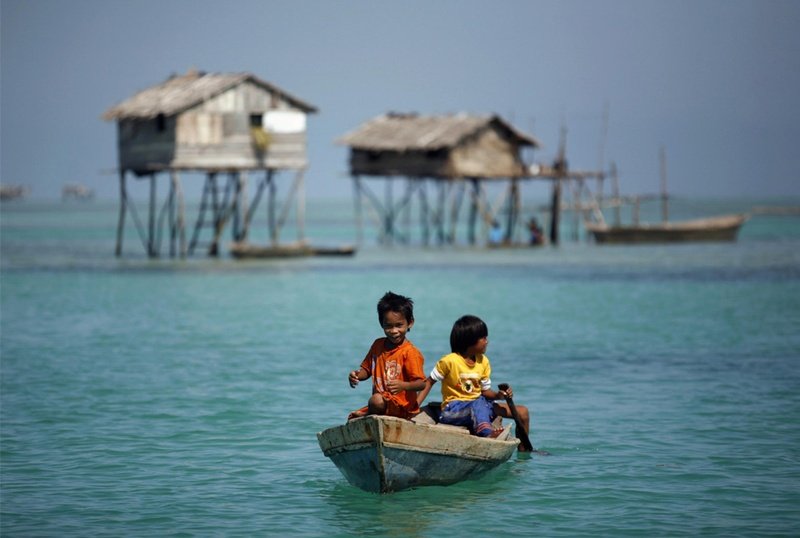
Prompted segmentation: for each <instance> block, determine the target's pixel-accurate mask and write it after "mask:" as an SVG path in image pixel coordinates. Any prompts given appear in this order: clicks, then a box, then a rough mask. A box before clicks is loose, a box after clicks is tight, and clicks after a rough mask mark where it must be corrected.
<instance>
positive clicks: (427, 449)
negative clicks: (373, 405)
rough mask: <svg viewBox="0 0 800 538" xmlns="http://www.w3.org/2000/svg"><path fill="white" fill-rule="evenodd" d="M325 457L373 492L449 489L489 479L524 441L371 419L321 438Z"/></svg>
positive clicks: (426, 420)
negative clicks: (462, 483) (487, 476)
mask: <svg viewBox="0 0 800 538" xmlns="http://www.w3.org/2000/svg"><path fill="white" fill-rule="evenodd" d="M317 440H318V441H319V446H320V448H321V449H322V453H323V454H325V456H327V457H328V458H330V459H331V461H333V463H334V464H335V465H336V467H337V468H338V469H339V470H340V471H341V472H342V474H343V475H344V477H345V478H346V479H347V481H348V482H350V484H352V485H354V486H356V487H358V488H360V489H363V490H364V491H369V492H372V493H390V492H394V491H401V490H404V489H409V488H414V487H418V486H434V485H436V486H445V485H449V484H454V483H456V482H460V481H462V480H466V479H474V478H478V477H480V476H482V475H484V474H485V473H486V472H488V471H490V470H491V469H494V468H495V467H497V466H498V465H500V464H502V463H504V462H505V461H507V460H508V459H509V458H510V457H511V455H512V454H513V453H514V451H515V450H516V449H517V445H518V444H519V441H518V440H517V439H516V438H513V437H511V428H510V427H507V428H506V430H505V431H503V433H502V434H501V435H500V437H498V438H497V439H489V438H485V437H478V436H476V435H471V434H470V433H469V430H467V429H466V428H461V427H458V426H448V425H445V424H437V423H435V422H434V421H433V419H431V418H430V417H429V416H428V415H426V413H424V412H423V413H420V414H419V415H418V416H417V417H415V418H414V420H413V421H411V420H405V419H402V418H397V417H389V416H383V415H368V416H365V417H361V418H357V419H353V420H350V421H348V422H347V423H345V424H343V425H341V426H334V427H332V428H328V429H326V430H324V431H322V432H319V433H318V434H317Z"/></svg>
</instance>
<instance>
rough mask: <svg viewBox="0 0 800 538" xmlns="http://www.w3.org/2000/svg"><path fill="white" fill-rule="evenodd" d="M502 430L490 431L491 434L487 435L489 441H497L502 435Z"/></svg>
mask: <svg viewBox="0 0 800 538" xmlns="http://www.w3.org/2000/svg"><path fill="white" fill-rule="evenodd" d="M503 431H504V430H503V428H497V429H496V430H492V433H490V434H489V439H497V438H498V437H500V436H501V435H503Z"/></svg>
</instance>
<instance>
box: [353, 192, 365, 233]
mask: <svg viewBox="0 0 800 538" xmlns="http://www.w3.org/2000/svg"><path fill="white" fill-rule="evenodd" d="M353 204H354V206H355V216H356V243H357V245H358V246H359V247H361V246H362V245H363V244H364V215H363V214H362V209H361V178H360V177H359V176H354V177H353Z"/></svg>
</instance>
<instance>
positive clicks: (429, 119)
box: [336, 113, 541, 152]
mask: <svg viewBox="0 0 800 538" xmlns="http://www.w3.org/2000/svg"><path fill="white" fill-rule="evenodd" d="M490 126H495V127H499V128H500V129H501V130H504V131H506V132H507V133H509V135H510V136H511V137H512V138H514V139H516V140H517V141H518V142H519V143H520V145H523V146H533V147H540V145H541V144H540V143H539V141H538V140H536V138H534V137H532V136H529V135H526V134H524V133H522V132H520V131H518V130H517V129H515V128H514V127H513V126H511V125H510V124H508V123H506V122H505V121H503V120H502V119H501V118H500V117H499V116H497V115H485V116H471V115H468V114H464V113H461V114H456V115H449V116H419V115H417V114H396V113H390V114H384V115H382V116H378V117H376V118H373V119H371V120H369V121H368V122H366V123H364V124H362V125H361V126H360V127H358V128H357V129H356V130H354V131H351V132H349V133H347V134H345V135H344V136H342V137H341V138H339V139H338V140H336V142H337V143H338V144H342V145H346V146H350V147H351V148H353V149H359V150H367V151H398V152H405V151H432V150H438V149H448V148H453V147H456V146H457V145H459V144H460V143H461V142H462V141H464V140H465V139H466V138H468V137H470V136H473V135H474V134H476V133H478V132H479V131H481V130H482V129H485V128H487V127H490Z"/></svg>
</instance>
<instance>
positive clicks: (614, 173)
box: [611, 162, 622, 226]
mask: <svg viewBox="0 0 800 538" xmlns="http://www.w3.org/2000/svg"><path fill="white" fill-rule="evenodd" d="M611 181H612V183H613V185H612V187H613V189H614V226H619V225H620V223H621V222H622V219H621V208H620V205H621V201H620V199H619V176H617V163H614V162H612V163H611Z"/></svg>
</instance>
